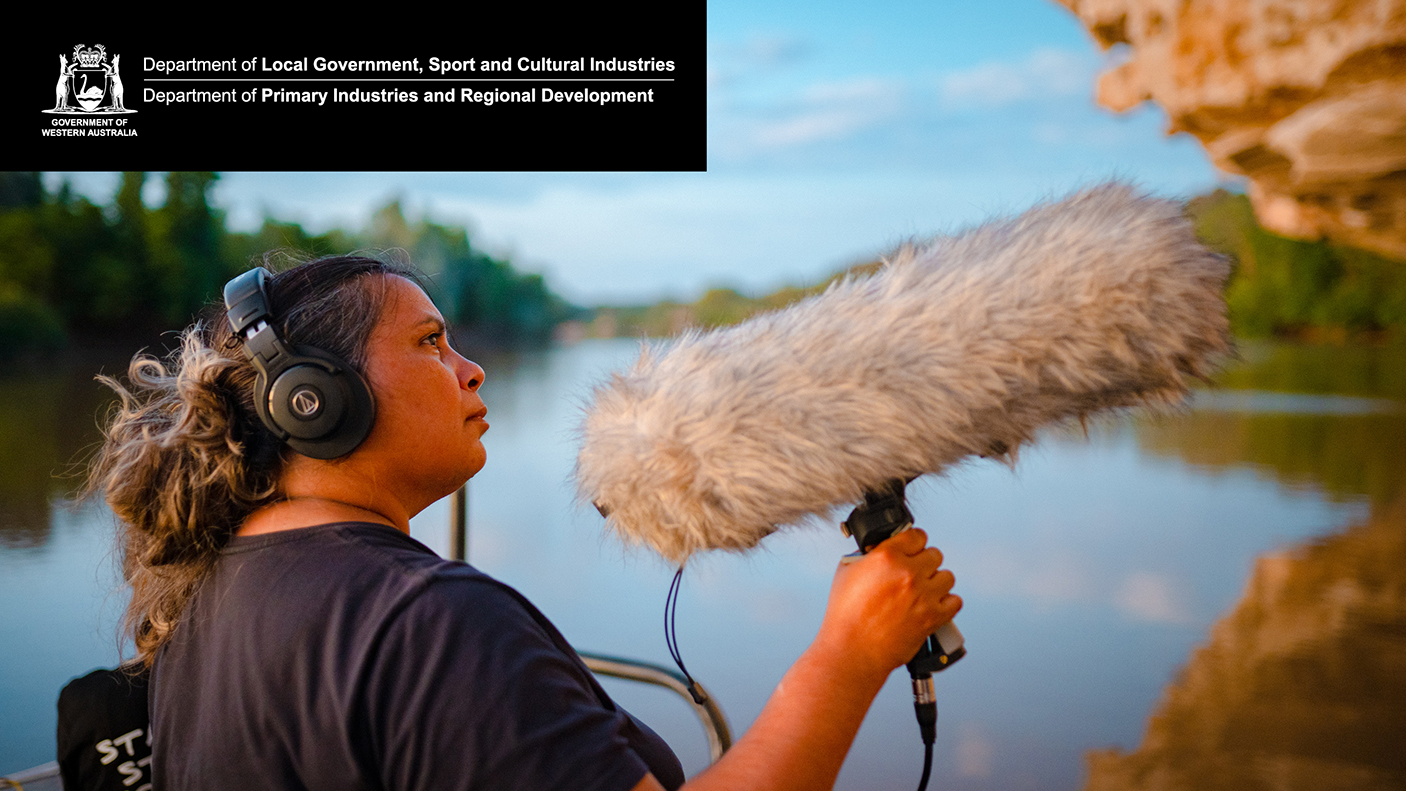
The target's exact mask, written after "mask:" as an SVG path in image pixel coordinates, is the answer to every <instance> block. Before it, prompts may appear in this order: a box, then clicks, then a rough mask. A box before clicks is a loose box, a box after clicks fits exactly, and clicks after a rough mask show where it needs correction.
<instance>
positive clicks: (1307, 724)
mask: <svg viewBox="0 0 1406 791" xmlns="http://www.w3.org/2000/svg"><path fill="white" fill-rule="evenodd" d="M1248 356H1249V362H1250V364H1249V365H1246V366H1243V367H1241V368H1237V369H1235V370H1233V371H1231V372H1230V373H1229V374H1228V375H1227V376H1226V377H1224V378H1225V380H1226V382H1227V383H1228V384H1230V385H1239V386H1278V387H1284V388H1297V389H1301V390H1307V391H1309V392H1310V393H1311V394H1308V395H1304V394H1286V393H1282V392H1264V391H1250V390H1238V391H1237V390H1225V391H1220V392H1216V393H1209V394H1204V395H1203V396H1202V397H1201V398H1199V399H1198V401H1197V406H1196V409H1195V411H1193V412H1192V413H1191V414H1189V415H1186V416H1184V417H1183V418H1180V419H1178V420H1176V421H1174V422H1173V421H1163V420H1158V421H1144V422H1142V423H1140V424H1139V425H1138V427H1137V437H1138V442H1139V445H1140V447H1142V448H1143V450H1144V451H1145V452H1147V453H1149V454H1153V455H1159V456H1166V457H1173V458H1177V459H1179V460H1182V461H1184V462H1186V463H1189V464H1192V465H1195V466H1196V467H1198V468H1200V469H1203V470H1206V471H1207V472H1209V473H1211V474H1226V473H1227V471H1230V470H1234V469H1236V468H1242V467H1244V466H1245V465H1250V466H1252V467H1253V469H1255V470H1256V472H1257V473H1259V474H1261V475H1263V476H1266V477H1270V478H1272V479H1274V480H1276V481H1278V482H1279V483H1281V484H1283V485H1285V486H1288V487H1293V488H1300V489H1314V490H1318V491H1321V492H1322V493H1323V494H1324V495H1326V496H1328V497H1330V498H1332V499H1336V500H1339V501H1351V500H1353V499H1355V498H1361V497H1366V498H1367V499H1368V500H1369V502H1370V503H1371V504H1372V514H1371V516H1370V517H1369V518H1368V519H1366V520H1365V521H1362V522H1360V523H1357V524H1354V525H1352V526H1350V527H1348V528H1346V529H1343V530H1341V531H1340V532H1337V533H1334V534H1331V535H1327V536H1319V537H1316V538H1313V539H1311V540H1308V541H1304V542H1301V543H1298V544H1295V545H1293V546H1290V547H1287V548H1283V549H1279V550H1275V551H1272V552H1267V553H1264V554H1262V555H1260V556H1259V558H1258V559H1257V561H1256V563H1255V566H1254V570H1253V572H1252V574H1251V575H1250V578H1249V581H1248V583H1247V584H1246V586H1245V590H1244V593H1243V596H1242V597H1241V598H1240V599H1239V601H1238V602H1237V603H1236V604H1235V606H1234V608H1233V609H1232V610H1231V611H1230V612H1229V613H1228V614H1226V615H1225V616H1224V617H1222V618H1220V619H1219V620H1218V621H1217V622H1216V623H1215V624H1214V626H1213V627H1212V628H1211V629H1210V632H1209V637H1208V638H1207V640H1206V641H1205V643H1204V644H1203V645H1202V646H1201V647H1199V648H1197V649H1196V650H1195V652H1194V653H1192V654H1191V656H1190V659H1189V660H1188V662H1187V663H1186V665H1185V666H1184V667H1183V668H1182V669H1181V671H1180V673H1179V675H1178V677H1177V679H1176V680H1175V681H1174V682H1173V683H1171V684H1169V685H1168V686H1167V688H1166V689H1165V691H1164V692H1163V695H1162V699H1161V701H1160V702H1159V703H1158V704H1157V706H1156V708H1155V710H1154V711H1153V713H1152V714H1151V716H1150V718H1149V719H1148V722H1147V725H1146V731H1145V734H1144V736H1143V739H1142V743H1141V745H1140V746H1138V747H1137V749H1135V750H1132V751H1122V750H1118V749H1107V750H1095V751H1090V752H1089V754H1088V756H1087V760H1088V771H1089V775H1088V781H1087V784H1086V786H1085V788H1086V789H1088V791H1123V790H1124V789H1154V788H1155V789H1167V790H1171V789H1193V788H1195V789H1216V788H1225V789H1237V791H1239V790H1241V789H1245V790H1246V791H1253V790H1254V789H1284V788H1305V789H1307V788H1312V789H1321V788H1354V789H1376V788H1381V789H1387V788H1402V787H1406V752H1403V751H1402V749H1401V745H1402V743H1403V738H1406V415H1403V411H1406V403H1403V401H1402V400H1400V399H1402V398H1403V395H1406V359H1403V356H1402V353H1401V350H1399V349H1396V350H1389V349H1388V350H1381V349H1379V350H1362V349H1346V350H1344V349H1324V348H1317V349H1312V348H1310V349H1301V348H1299V349H1296V348H1294V347H1282V348H1281V347H1272V346H1261V347H1252V348H1251V349H1250V350H1249V355H1248ZM1325 393H1331V394H1325ZM1343 394H1348V395H1343Z"/></svg>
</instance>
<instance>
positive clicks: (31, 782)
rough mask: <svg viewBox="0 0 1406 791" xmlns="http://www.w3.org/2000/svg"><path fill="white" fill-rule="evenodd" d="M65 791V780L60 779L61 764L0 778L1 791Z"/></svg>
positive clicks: (50, 764)
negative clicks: (13, 790)
mask: <svg viewBox="0 0 1406 791" xmlns="http://www.w3.org/2000/svg"><path fill="white" fill-rule="evenodd" d="M10 789H15V790H16V791H63V779H62V778H60V777H59V762H58V761H50V762H49V763H47V764H43V765H41V766H36V767H34V768H33V769H26V770H24V771H23V772H15V773H14V774H8V775H5V776H4V777H0V791H10Z"/></svg>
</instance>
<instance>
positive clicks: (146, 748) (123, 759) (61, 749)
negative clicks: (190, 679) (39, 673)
mask: <svg viewBox="0 0 1406 791" xmlns="http://www.w3.org/2000/svg"><path fill="white" fill-rule="evenodd" d="M146 693H147V679H146V673H144V672H141V673H138V672H135V671H134V672H131V673H129V672H128V671H127V670H125V669H121V668H119V669H117V670H94V671H93V672H91V673H89V674H88V675H86V676H82V677H81V678H75V679H73V680H72V681H70V682H68V684H66V685H65V686H64V688H63V691H62V692H60V693H59V725H58V734H57V735H58V755H59V775H60V776H61V777H62V778H63V787H64V789H66V791H112V790H116V789H131V791H150V790H151V783H150V782H148V781H149V780H150V779H151V777H150V774H149V770H148V768H147V764H149V763H150V762H151V744H150V739H149V736H148V734H147V716H146Z"/></svg>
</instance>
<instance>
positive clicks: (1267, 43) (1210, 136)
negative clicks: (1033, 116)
mask: <svg viewBox="0 0 1406 791" xmlns="http://www.w3.org/2000/svg"><path fill="white" fill-rule="evenodd" d="M1060 2H1061V3H1063V4H1064V5H1065V6H1067V7H1068V8H1069V9H1070V10H1071V11H1073V12H1074V13H1075V14H1077V15H1078V17H1079V18H1080V19H1081V20H1082V21H1083V22H1084V24H1085V25H1087V26H1088V28H1089V31H1090V32H1091V33H1092V34H1093V37H1094V39H1095V40H1097V41H1098V43H1099V44H1100V45H1101V46H1102V47H1104V48H1105V49H1108V48H1111V47H1114V46H1116V45H1125V46H1127V47H1128V55H1129V57H1128V59H1127V60H1126V61H1124V62H1123V63H1122V64H1121V65H1119V66H1117V67H1116V68H1114V69H1112V70H1110V71H1108V72H1106V73H1105V74H1104V75H1103V76H1102V77H1101V78H1100V80H1099V86H1098V100H1099V103H1100V104H1102V105H1104V106H1105V107H1108V108H1110V109H1113V110H1117V111H1123V110H1127V109H1129V108H1132V107H1134V106H1136V105H1138V104H1140V103H1141V102H1143V101H1146V100H1149V99H1150V100H1152V101H1155V102H1157V103H1158V104H1159V105H1161V106H1162V108H1163V109H1164V110H1166V112H1167V115H1168V117H1169V118H1170V119H1171V126H1170V129H1169V130H1168V132H1169V133H1175V132H1189V133H1191V134H1193V135H1195V136H1196V137H1197V138H1199V139H1200V141H1201V143H1202V144H1203V145H1204V146H1205V147H1206V151H1207V152H1208V153H1209V154H1210V156H1211V159H1212V161H1213V162H1214V163H1215V165H1216V167H1218V168H1220V169H1222V170H1225V171H1227V172H1230V173H1237V174H1242V175H1244V176H1247V177H1249V179H1250V189H1249V193H1250V199H1251V201H1252V202H1253V203H1254V206H1255V213H1256V214H1257V215H1258V217H1259V220H1260V223H1261V224H1262V225H1264V226H1265V227H1266V228H1268V229H1270V230H1273V231H1275V232H1277V233H1281V234H1284V235H1286V236H1295V237H1300V238H1317V237H1320V236H1328V237H1331V238H1334V239H1337V240H1340V241H1343V242H1346V243H1349V244H1353V245H1357V246H1359V247H1364V248H1367V249H1371V250H1375V251H1377V252H1380V253H1383V254H1385V255H1389V256H1392V257H1396V258H1406V0H1297V1H1295V0H1060Z"/></svg>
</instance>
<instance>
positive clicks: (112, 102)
mask: <svg viewBox="0 0 1406 791" xmlns="http://www.w3.org/2000/svg"><path fill="white" fill-rule="evenodd" d="M121 60H122V56H121V55H113V56H112V62H111V63H109V62H108V60H107V49H106V48H105V47H103V45H101V44H94V45H93V46H91V47H84V46H83V45H82V44H79V45H78V46H76V47H74V48H73V58H72V60H70V59H69V57H68V56H67V55H59V81H58V83H57V84H56V85H55V86H54V107H53V109H51V110H45V111H44V112H46V113H58V114H63V115H84V114H92V115H128V114H131V113H135V112H136V110H128V109H127V106H126V104H125V103H124V101H125V100H124V96H123V89H122V74H121Z"/></svg>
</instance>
